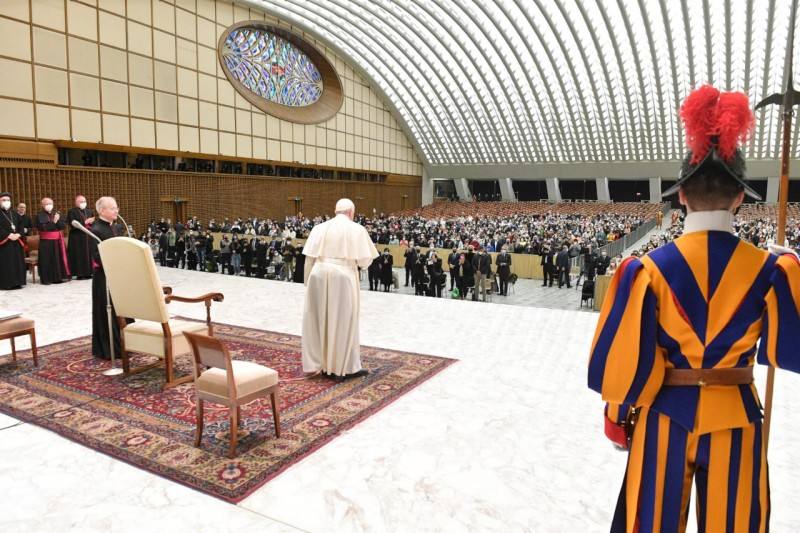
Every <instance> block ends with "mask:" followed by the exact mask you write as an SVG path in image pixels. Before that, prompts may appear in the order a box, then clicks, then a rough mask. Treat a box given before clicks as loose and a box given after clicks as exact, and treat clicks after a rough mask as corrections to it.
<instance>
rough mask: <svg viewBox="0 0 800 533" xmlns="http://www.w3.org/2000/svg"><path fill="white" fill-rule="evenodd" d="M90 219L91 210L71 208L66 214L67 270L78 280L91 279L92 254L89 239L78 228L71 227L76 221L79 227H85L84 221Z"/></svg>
mask: <svg viewBox="0 0 800 533" xmlns="http://www.w3.org/2000/svg"><path fill="white" fill-rule="evenodd" d="M91 217H92V210H91V209H80V208H78V207H73V208H72V209H70V210H69V213H67V224H69V225H70V227H69V242H68V243H67V257H68V258H69V270H70V273H71V274H72V275H73V276H77V277H78V278H90V277H92V253H91V249H90V248H89V239H91V237H89V236H88V235H86V234H85V233H84V232H82V231H81V230H79V229H78V228H73V227H72V221H73V220H77V221H78V222H79V223H80V224H81V226H85V225H86V219H87V218H91Z"/></svg>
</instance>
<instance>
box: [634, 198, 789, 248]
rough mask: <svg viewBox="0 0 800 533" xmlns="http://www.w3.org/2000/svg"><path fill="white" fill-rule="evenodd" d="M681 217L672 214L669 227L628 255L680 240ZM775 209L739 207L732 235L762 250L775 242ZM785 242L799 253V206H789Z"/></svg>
mask: <svg viewBox="0 0 800 533" xmlns="http://www.w3.org/2000/svg"><path fill="white" fill-rule="evenodd" d="M683 218H684V217H683V215H682V214H681V213H680V211H677V210H675V211H673V219H672V224H671V226H670V227H669V228H666V229H665V230H664V231H662V232H660V233H658V234H655V235H652V236H651V238H650V241H649V242H647V243H646V244H644V245H643V246H641V247H640V248H639V249H638V250H632V251H631V252H630V255H636V256H642V255H644V254H646V253H648V252H650V251H652V250H655V249H656V248H658V247H659V246H663V245H665V244H667V243H668V242H672V241H673V240H674V239H676V238H678V237H680V235H681V234H682V233H683ZM777 220H778V208H777V206H775V205H767V204H742V206H741V207H740V208H739V212H738V213H737V214H736V217H735V218H734V221H733V230H734V233H735V234H736V235H737V236H738V237H739V238H741V239H742V240H745V241H747V242H749V243H752V244H753V245H754V246H758V247H759V248H764V249H766V248H767V246H769V245H770V244H772V243H775V242H776V240H777V230H778V226H777ZM786 240H787V244H788V246H789V247H790V248H794V249H795V250H800V205H798V204H789V206H788V209H787V217H786Z"/></svg>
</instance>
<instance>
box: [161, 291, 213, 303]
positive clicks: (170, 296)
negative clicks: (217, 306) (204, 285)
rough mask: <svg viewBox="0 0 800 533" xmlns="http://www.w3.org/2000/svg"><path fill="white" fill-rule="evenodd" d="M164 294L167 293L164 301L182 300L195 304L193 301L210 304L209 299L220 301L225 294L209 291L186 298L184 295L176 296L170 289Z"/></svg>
mask: <svg viewBox="0 0 800 533" xmlns="http://www.w3.org/2000/svg"><path fill="white" fill-rule="evenodd" d="M164 288H165V289H167V288H168V287H164ZM164 294H166V295H167V297H166V298H164V301H165V302H166V303H170V302H184V303H188V304H195V303H200V302H206V305H211V301H212V300H213V301H215V302H221V301H222V300H224V299H225V296H224V295H223V294H222V293H221V292H209V293H208V294H204V295H202V296H197V297H196V298H187V297H186V296H177V295H175V294H172V289H169V292H166V291H165V292H164Z"/></svg>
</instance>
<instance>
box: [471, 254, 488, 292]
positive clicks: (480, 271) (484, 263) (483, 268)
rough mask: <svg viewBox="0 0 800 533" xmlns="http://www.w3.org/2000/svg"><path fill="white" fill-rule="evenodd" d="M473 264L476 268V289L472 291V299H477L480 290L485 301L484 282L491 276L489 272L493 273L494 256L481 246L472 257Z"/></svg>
mask: <svg viewBox="0 0 800 533" xmlns="http://www.w3.org/2000/svg"><path fill="white" fill-rule="evenodd" d="M472 266H473V268H474V270H475V291H474V292H473V293H472V299H473V300H475V301H477V300H478V292H480V293H481V300H483V301H484V302H485V301H486V283H484V282H485V280H487V279H488V278H489V274H491V273H492V256H491V255H489V254H488V253H486V250H485V249H483V248H481V249H480V250H479V251H478V253H477V254H476V255H475V257H474V258H473V259H472Z"/></svg>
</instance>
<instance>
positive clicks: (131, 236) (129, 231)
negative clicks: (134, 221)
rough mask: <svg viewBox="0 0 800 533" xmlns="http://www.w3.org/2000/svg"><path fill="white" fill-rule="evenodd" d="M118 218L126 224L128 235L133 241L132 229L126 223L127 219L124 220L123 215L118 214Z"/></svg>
mask: <svg viewBox="0 0 800 533" xmlns="http://www.w3.org/2000/svg"><path fill="white" fill-rule="evenodd" d="M117 218H118V219H120V220H121V221H122V223H123V224H125V232H126V233H127V234H128V238H130V239H133V235H131V227H130V226H128V223H127V222H125V219H124V218H122V215H120V214H119V213H117Z"/></svg>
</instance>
